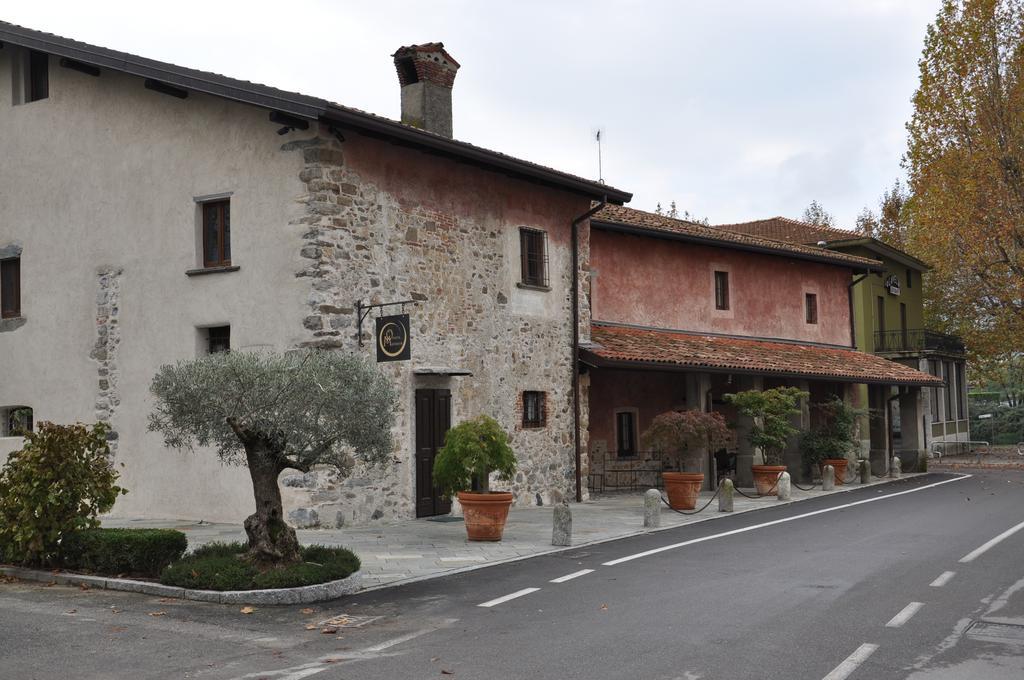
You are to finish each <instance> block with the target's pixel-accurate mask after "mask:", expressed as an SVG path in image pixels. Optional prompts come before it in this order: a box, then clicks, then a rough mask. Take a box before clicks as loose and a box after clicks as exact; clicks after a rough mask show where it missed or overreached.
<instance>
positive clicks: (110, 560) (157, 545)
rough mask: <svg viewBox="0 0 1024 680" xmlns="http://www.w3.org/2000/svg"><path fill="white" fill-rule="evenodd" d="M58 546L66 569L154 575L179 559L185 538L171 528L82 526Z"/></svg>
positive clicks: (114, 573) (186, 546) (157, 574)
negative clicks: (94, 527)
mask: <svg viewBox="0 0 1024 680" xmlns="http://www.w3.org/2000/svg"><path fill="white" fill-rule="evenodd" d="M60 547H61V555H62V563H63V565H64V566H65V567H67V568H69V569H83V570H85V571H92V572H96V573H98V574H107V575H116V574H133V575H138V576H152V577H157V576H159V575H160V572H161V571H163V569H164V567H166V566H167V565H168V564H170V563H171V562H174V561H176V560H180V559H181V556H182V555H183V554H184V553H185V550H186V549H187V548H188V539H187V538H186V537H185V534H183V533H181V532H180V531H175V530H173V529H86V530H84V531H76V532H74V533H71V534H68V535H67V536H65V537H64V540H63V541H61V545H60Z"/></svg>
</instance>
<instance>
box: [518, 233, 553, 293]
mask: <svg viewBox="0 0 1024 680" xmlns="http://www.w3.org/2000/svg"><path fill="white" fill-rule="evenodd" d="M547 241H548V235H547V233H546V232H543V231H538V230H537V229H520V230H519V245H520V250H521V253H522V258H523V284H524V285H527V286H540V287H545V286H547V285H548V248H547V245H548V243H547Z"/></svg>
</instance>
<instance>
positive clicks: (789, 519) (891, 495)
mask: <svg viewBox="0 0 1024 680" xmlns="http://www.w3.org/2000/svg"><path fill="white" fill-rule="evenodd" d="M970 477H971V475H961V476H960V477H954V478H953V479H944V480H942V481H941V482H935V483H934V484H927V485H925V486H919V487H916V488H914V489H907V490H906V491H897V492H896V493H889V494H885V495H883V496H873V497H871V498H865V499H864V500H860V501H854V502H852V503H844V504H843V505H837V506H835V507H832V508H824V509H822V510H815V511H813V512H805V513H803V514H801V515H794V516H792V517H783V518H782V519H776V520H773V521H771V522H762V523H761V524H755V525H753V526H749V527H743V528H742V529H733V530H732V531H724V532H722V533H720V534H712V535H711V536H704V537H702V538H695V539H693V540H690V541H683V542H682V543H673V544H672V545H664V546H662V547H660V548H654V549H653V550H645V551H644V552H640V553H636V554H635V555H627V556H625V557H620V558H619V559H617V560H611V561H610V562H603V563H602V565H603V566H605V567H614V566H615V565H616V564H622V563H623V562H629V561H631V560H637V559H640V558H641V557H648V556H650V555H656V554H658V553H661V552H665V551H666V550H675V549H676V548H682V547H685V546H688V545H693V544H695V543H703V542H705V541H713V540H715V539H716V538H725V537H726V536H735V535H736V534H743V533H746V532H748V531H755V530H757V529H763V528H765V527H771V526H775V525H776V524H785V523H786V522H795V521H796V520H798V519H804V518H807V517H814V516H815V515H822V514H825V513H826V512H835V511H836V510H845V509H846V508H852V507H854V506H857V505H864V504H865V503H874V502H875V501H884V500H886V499H888V498H896V497H897V496H903V495H905V494H908V493H916V492H918V491H924V490H925V489H934V488H935V487H937V486H942V485H943V484H949V483H951V482H959V481H960V480H962V479H969V478H970ZM1021 527H1024V524H1021ZM982 547H984V546H982ZM960 561H961V562H963V560H960Z"/></svg>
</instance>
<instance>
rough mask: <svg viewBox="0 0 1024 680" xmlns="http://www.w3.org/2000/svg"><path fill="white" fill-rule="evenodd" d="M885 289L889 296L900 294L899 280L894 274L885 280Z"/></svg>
mask: <svg viewBox="0 0 1024 680" xmlns="http://www.w3.org/2000/svg"><path fill="white" fill-rule="evenodd" d="M885 289H886V290H887V291H889V295H899V294H900V279H899V277H898V276H896V275H895V274H889V276H888V277H886V279H885Z"/></svg>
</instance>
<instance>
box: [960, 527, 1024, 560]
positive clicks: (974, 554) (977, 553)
mask: <svg viewBox="0 0 1024 680" xmlns="http://www.w3.org/2000/svg"><path fill="white" fill-rule="evenodd" d="M1021 529H1024V522H1021V523H1020V524H1018V525H1017V526H1014V527H1010V528H1009V529H1007V530H1006V531H1004V532H1003V533H1001V534H999V535H998V536H996V537H995V538H993V539H992V540H991V541H988V542H987V543H985V544H983V545H981V546H979V547H977V548H975V549H974V550H972V551H971V552H969V553H967V554H966V555H964V556H963V557H961V558H960V563H961V564H967V563H968V562H973V561H974V560H976V559H978V558H979V557H981V556H982V555H984V554H985V553H986V552H988V550H989V549H990V548H994V547H995V546H997V545H999V544H1000V543H1002V542H1003V541H1005V540H1006V539H1008V538H1009V537H1010V536H1013V535H1014V534H1015V533H1017V532H1018V531H1020V530H1021Z"/></svg>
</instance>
